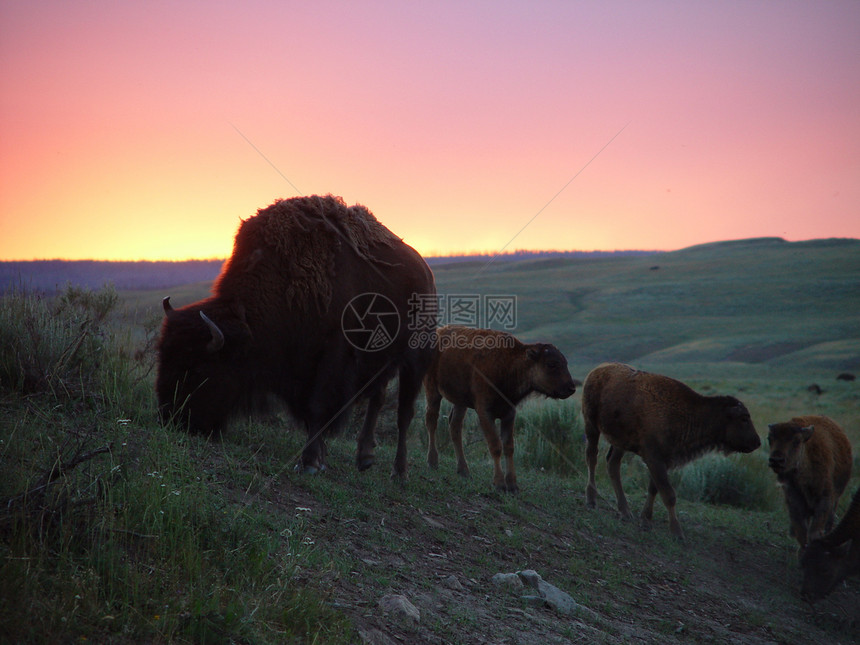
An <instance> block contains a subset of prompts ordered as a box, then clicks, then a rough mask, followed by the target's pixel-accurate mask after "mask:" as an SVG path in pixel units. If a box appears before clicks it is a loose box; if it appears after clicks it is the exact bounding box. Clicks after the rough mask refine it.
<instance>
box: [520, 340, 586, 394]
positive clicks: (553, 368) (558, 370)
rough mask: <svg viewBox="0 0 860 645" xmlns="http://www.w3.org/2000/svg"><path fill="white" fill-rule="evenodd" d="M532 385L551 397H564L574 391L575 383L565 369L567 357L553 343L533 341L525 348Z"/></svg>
mask: <svg viewBox="0 0 860 645" xmlns="http://www.w3.org/2000/svg"><path fill="white" fill-rule="evenodd" d="M526 356H527V357H528V359H529V361H530V363H531V365H530V369H529V372H530V376H531V381H532V386H533V387H534V389H535V390H537V391H538V392H540V393H541V394H544V395H546V396H549V397H552V398H553V399H566V398H567V397H569V396H570V395H572V394H573V393H574V392H576V384H575V383H574V382H573V377H572V376H571V375H570V371H569V370H568V369H567V359H566V358H565V357H564V354H562V353H561V352H560V351H559V350H558V348H557V347H556V346H555V345H548V344H544V343H535V344H534V345H529V346H528V349H526Z"/></svg>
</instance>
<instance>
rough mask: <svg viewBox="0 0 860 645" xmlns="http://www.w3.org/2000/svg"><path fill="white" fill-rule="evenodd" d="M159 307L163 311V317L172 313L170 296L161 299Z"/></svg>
mask: <svg viewBox="0 0 860 645" xmlns="http://www.w3.org/2000/svg"><path fill="white" fill-rule="evenodd" d="M161 307H162V308H163V309H164V315H165V316H169V315H170V314H172V313H173V307H172V306H171V305H170V296H165V297H164V298H162V299H161Z"/></svg>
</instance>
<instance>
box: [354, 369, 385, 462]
mask: <svg viewBox="0 0 860 645" xmlns="http://www.w3.org/2000/svg"><path fill="white" fill-rule="evenodd" d="M375 388H376V389H375V390H374V391H373V392H372V393H371V395H370V398H369V399H368V401H367V412H366V414H365V415H364V425H363V426H362V428H361V432H360V433H359V434H358V446H357V449H356V454H355V465H356V467H357V468H358V469H359V470H360V471H363V470H367V469H368V468H370V467H371V466H372V465H373V464H375V463H376V455H375V454H374V452H373V449H374V448H375V447H376V437H375V431H376V422H377V419H379V411H380V410H381V409H382V405H383V403H385V384H384V383H382V384H381V385H376V386H375Z"/></svg>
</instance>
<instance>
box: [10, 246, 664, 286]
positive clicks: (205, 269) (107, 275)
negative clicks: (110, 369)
mask: <svg viewBox="0 0 860 645" xmlns="http://www.w3.org/2000/svg"><path fill="white" fill-rule="evenodd" d="M649 253H653V251H513V252H510V253H500V254H498V255H494V254H491V253H472V254H466V253H463V254H457V255H449V256H435V257H428V258H426V260H427V263H428V264H429V265H430V266H434V265H442V264H451V263H459V262H476V261H477V262H480V261H489V260H493V261H496V262H499V261H515V260H530V259H552V258H567V257H606V256H613V255H647V254H649ZM225 261H226V260H225V259H223V258H222V259H211V260H182V261H168V260H164V261H151V260H134V261H112V260H11V261H0V294H3V293H8V292H10V291H16V290H17V291H28V292H29V291H38V292H42V293H48V294H50V293H56V292H59V291H61V290H62V289H64V288H65V287H66V286H67V285H72V286H76V287H85V288H88V289H98V288H100V287H102V286H104V285H106V284H111V285H113V286H114V287H115V288H116V289H118V290H121V291H128V290H132V291H133V290H138V289H140V290H143V289H161V288H167V287H175V286H178V285H183V284H190V283H194V282H211V281H212V280H214V279H215V278H216V277H217V276H218V274H219V273H220V272H221V267H222V266H223V265H224V262H225Z"/></svg>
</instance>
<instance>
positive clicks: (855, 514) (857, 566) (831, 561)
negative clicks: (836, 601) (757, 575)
mask: <svg viewBox="0 0 860 645" xmlns="http://www.w3.org/2000/svg"><path fill="white" fill-rule="evenodd" d="M848 543H850V545H849V544H848ZM800 567H801V569H802V570H803V586H802V587H801V590H800V595H801V596H802V597H803V599H804V600H807V601H809V602H815V601H816V600H820V599H821V598H824V596H826V595H827V594H829V593H830V592H831V591H833V588H834V587H835V586H836V585H838V584H839V583H840V582H842V581H843V580H844V579H845V578H847V577H848V576H850V575H860V489H857V492H856V493H854V499H852V500H851V505H850V506H849V507H848V510H847V511H846V513H845V517H843V518H842V521H841V522H839V525H838V526H837V527H836V528H835V529H833V531H832V532H830V533H828V534H827V535H825V536H824V537H822V538H820V539H817V540H812V541H811V542H810V543H809V545H808V546H807V547H806V548H805V549H804V550H803V553H802V554H801V556H800Z"/></svg>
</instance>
